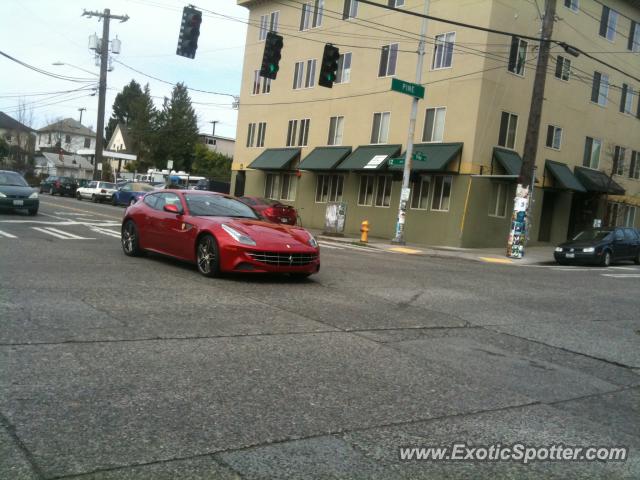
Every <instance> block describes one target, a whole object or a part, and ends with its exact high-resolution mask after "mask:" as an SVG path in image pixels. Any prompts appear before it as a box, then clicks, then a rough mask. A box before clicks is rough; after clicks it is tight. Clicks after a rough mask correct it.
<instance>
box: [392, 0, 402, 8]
mask: <svg viewBox="0 0 640 480" xmlns="http://www.w3.org/2000/svg"><path fill="white" fill-rule="evenodd" d="M389 6H390V7H396V8H398V7H404V0H389Z"/></svg>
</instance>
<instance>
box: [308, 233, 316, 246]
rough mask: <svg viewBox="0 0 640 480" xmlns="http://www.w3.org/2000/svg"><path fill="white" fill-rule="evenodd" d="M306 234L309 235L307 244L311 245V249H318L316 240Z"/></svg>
mask: <svg viewBox="0 0 640 480" xmlns="http://www.w3.org/2000/svg"><path fill="white" fill-rule="evenodd" d="M307 234H308V235H309V240H307V243H308V244H309V245H311V246H312V247H313V248H318V241H317V240H316V237H314V236H313V235H311V233H309V232H307Z"/></svg>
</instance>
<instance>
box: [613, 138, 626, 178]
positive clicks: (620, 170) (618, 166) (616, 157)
mask: <svg viewBox="0 0 640 480" xmlns="http://www.w3.org/2000/svg"><path fill="white" fill-rule="evenodd" d="M626 153H627V150H626V148H624V147H620V146H618V145H616V147H615V149H614V150H613V169H612V171H613V173H614V174H615V175H624V157H625V155H626Z"/></svg>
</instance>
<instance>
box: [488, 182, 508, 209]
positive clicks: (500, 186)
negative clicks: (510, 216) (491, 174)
mask: <svg viewBox="0 0 640 480" xmlns="http://www.w3.org/2000/svg"><path fill="white" fill-rule="evenodd" d="M508 193H509V184H508V183H504V182H493V183H492V185H491V201H490V202H489V216H490V217H500V218H504V217H505V216H506V215H507V196H508Z"/></svg>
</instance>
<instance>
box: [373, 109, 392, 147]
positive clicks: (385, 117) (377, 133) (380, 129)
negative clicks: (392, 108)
mask: <svg viewBox="0 0 640 480" xmlns="http://www.w3.org/2000/svg"><path fill="white" fill-rule="evenodd" d="M390 119H391V113H390V112H377V113H374V114H373V127H372V128H371V143H387V140H388V138H389V122H390Z"/></svg>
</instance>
